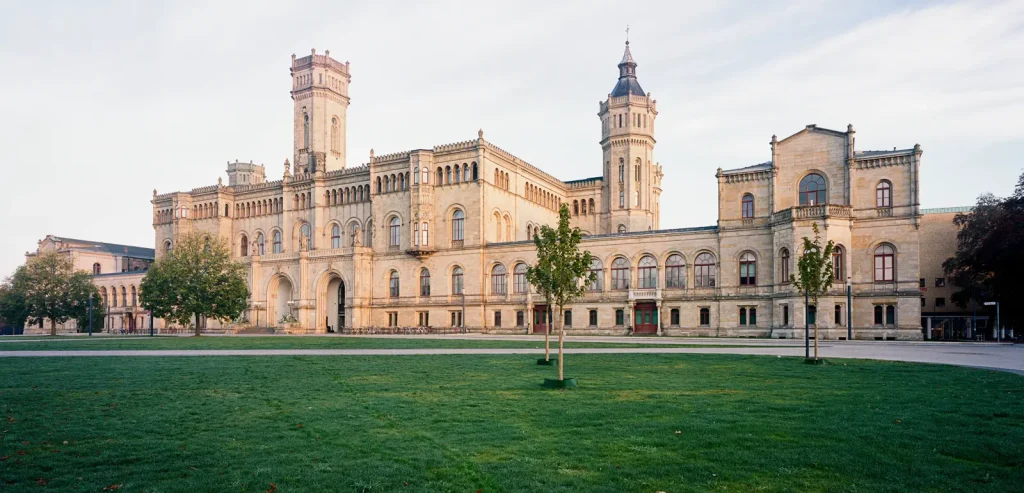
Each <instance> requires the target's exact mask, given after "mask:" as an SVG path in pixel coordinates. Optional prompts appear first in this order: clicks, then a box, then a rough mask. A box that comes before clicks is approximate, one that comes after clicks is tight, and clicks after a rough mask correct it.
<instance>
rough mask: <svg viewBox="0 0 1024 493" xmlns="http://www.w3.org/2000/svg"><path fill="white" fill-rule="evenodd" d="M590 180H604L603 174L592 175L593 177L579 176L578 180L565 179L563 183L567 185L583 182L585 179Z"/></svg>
mask: <svg viewBox="0 0 1024 493" xmlns="http://www.w3.org/2000/svg"><path fill="white" fill-rule="evenodd" d="M592 180H604V176H594V177H591V178H581V179H579V180H569V181H566V182H563V183H565V184H566V185H569V184H571V183H583V182H585V181H592Z"/></svg>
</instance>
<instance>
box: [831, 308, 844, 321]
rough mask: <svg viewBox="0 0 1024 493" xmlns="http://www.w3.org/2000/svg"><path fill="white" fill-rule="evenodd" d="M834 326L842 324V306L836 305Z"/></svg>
mask: <svg viewBox="0 0 1024 493" xmlns="http://www.w3.org/2000/svg"><path fill="white" fill-rule="evenodd" d="M833 323H835V324H836V325H841V324H842V323H843V305H836V310H835V317H834V322H833Z"/></svg>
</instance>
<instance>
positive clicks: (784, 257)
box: [779, 248, 789, 283]
mask: <svg viewBox="0 0 1024 493" xmlns="http://www.w3.org/2000/svg"><path fill="white" fill-rule="evenodd" d="M779 282H781V283H787V282H789V249H788V248H783V249H782V251H780V252H779Z"/></svg>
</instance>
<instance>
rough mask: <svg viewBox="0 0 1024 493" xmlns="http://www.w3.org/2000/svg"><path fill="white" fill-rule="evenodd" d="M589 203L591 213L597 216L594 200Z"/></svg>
mask: <svg viewBox="0 0 1024 493" xmlns="http://www.w3.org/2000/svg"><path fill="white" fill-rule="evenodd" d="M588 202H590V204H588V205H590V213H591V214H597V209H595V208H594V199H590V200H588Z"/></svg>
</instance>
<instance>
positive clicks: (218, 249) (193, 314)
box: [139, 233, 249, 336]
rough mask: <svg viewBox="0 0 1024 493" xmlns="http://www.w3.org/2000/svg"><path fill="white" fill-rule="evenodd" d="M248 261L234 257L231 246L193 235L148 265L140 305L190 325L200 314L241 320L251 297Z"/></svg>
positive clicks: (222, 319)
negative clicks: (241, 315) (243, 261)
mask: <svg viewBox="0 0 1024 493" xmlns="http://www.w3.org/2000/svg"><path fill="white" fill-rule="evenodd" d="M246 270H247V268H246V266H245V265H244V264H242V263H239V262H234V261H232V260H231V254H230V252H229V250H228V246H227V244H226V243H225V242H224V241H222V240H219V239H216V240H211V239H210V238H209V237H208V236H205V235H202V234H196V233H189V234H185V235H182V236H180V237H179V238H178V240H177V243H176V244H175V245H174V248H173V249H171V251H170V252H168V254H167V255H166V256H164V257H163V258H161V259H160V260H157V261H156V262H154V263H153V265H151V266H150V267H149V270H148V271H147V272H146V277H144V278H143V279H142V282H141V283H140V286H139V287H140V290H141V293H140V297H141V302H142V307H143V308H145V309H147V310H149V311H150V312H151V313H152V314H153V316H155V317H160V318H163V319H165V320H170V321H174V322H178V323H180V324H181V325H184V326H188V325H189V324H190V323H191V322H193V321H194V322H195V329H196V336H198V335H200V331H201V329H200V324H199V317H207V318H213V319H217V320H221V321H228V320H232V319H235V318H237V317H238V316H239V315H240V314H241V313H242V311H243V310H245V307H246V299H247V298H248V297H249V289H248V287H247V278H248V274H247V272H246Z"/></svg>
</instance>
